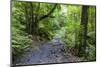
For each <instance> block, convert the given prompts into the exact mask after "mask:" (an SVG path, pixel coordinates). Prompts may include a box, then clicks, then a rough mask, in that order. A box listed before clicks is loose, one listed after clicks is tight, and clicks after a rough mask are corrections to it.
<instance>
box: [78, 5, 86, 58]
mask: <svg viewBox="0 0 100 67" xmlns="http://www.w3.org/2000/svg"><path fill="white" fill-rule="evenodd" d="M87 25H88V6H86V5H84V6H82V13H81V23H80V26H81V27H80V28H81V29H80V30H81V31H80V44H79V45H80V46H79V56H86V47H87V30H88V28H87Z"/></svg>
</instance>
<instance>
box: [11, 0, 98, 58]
mask: <svg viewBox="0 0 100 67" xmlns="http://www.w3.org/2000/svg"><path fill="white" fill-rule="evenodd" d="M11 24H12V28H11V29H12V54H13V59H14V58H16V57H19V56H21V55H22V54H23V53H25V51H26V50H27V49H28V48H30V47H32V48H37V47H38V45H37V44H39V43H44V42H46V41H50V40H52V39H54V38H56V37H59V38H61V39H62V40H63V41H64V42H65V43H66V46H67V47H65V49H66V51H69V52H71V53H72V54H73V55H75V56H79V57H82V58H84V59H86V60H96V8H95V6H86V5H83V6H82V5H63V4H52V3H50V4H49V3H33V2H18V1H13V2H12V23H11Z"/></svg>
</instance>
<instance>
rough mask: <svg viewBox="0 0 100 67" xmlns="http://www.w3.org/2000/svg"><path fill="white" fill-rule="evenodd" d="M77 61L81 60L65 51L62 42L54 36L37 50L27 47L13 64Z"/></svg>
mask: <svg viewBox="0 0 100 67" xmlns="http://www.w3.org/2000/svg"><path fill="white" fill-rule="evenodd" d="M77 61H81V60H80V58H78V57H75V56H73V55H72V54H71V53H68V52H65V50H64V42H63V41H62V40H61V39H60V38H56V39H54V40H52V41H51V42H47V43H44V44H43V45H42V46H40V47H39V50H33V49H32V48H30V49H28V50H27V52H26V53H25V54H24V55H23V57H21V58H20V60H18V61H17V62H16V63H15V64H16V65H27V64H50V63H63V62H77Z"/></svg>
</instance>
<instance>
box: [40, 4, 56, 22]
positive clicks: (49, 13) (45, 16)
mask: <svg viewBox="0 0 100 67" xmlns="http://www.w3.org/2000/svg"><path fill="white" fill-rule="evenodd" d="M56 6H57V4H55V5H54V7H53V8H52V9H51V11H50V12H48V14H46V15H44V16H42V17H41V18H40V19H39V21H41V20H43V19H45V18H47V17H49V16H50V15H51V14H52V12H53V11H54V10H55V8H56Z"/></svg>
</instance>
